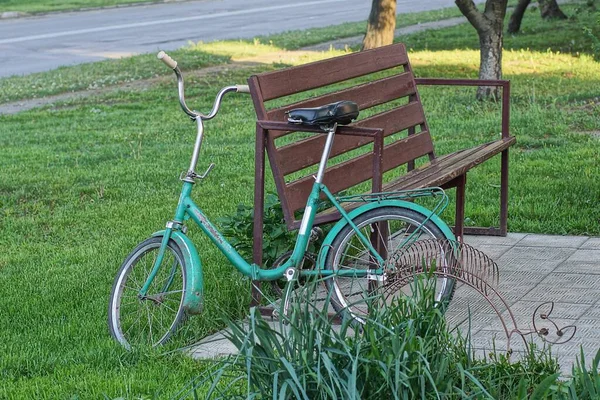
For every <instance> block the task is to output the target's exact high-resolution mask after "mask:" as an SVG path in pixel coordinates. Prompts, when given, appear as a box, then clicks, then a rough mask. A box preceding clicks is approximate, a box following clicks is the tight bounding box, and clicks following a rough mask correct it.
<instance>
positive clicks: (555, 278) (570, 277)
mask: <svg viewBox="0 0 600 400" xmlns="http://www.w3.org/2000/svg"><path fill="white" fill-rule="evenodd" d="M539 286H548V287H553V286H563V287H567V288H572V289H584V290H585V289H596V290H600V276H599V275H582V274H569V273H566V272H553V273H552V274H549V275H548V276H547V277H545V278H544V279H543V280H542V281H541V282H540V284H539ZM594 300H595V301H597V300H598V297H596V298H595V299H594ZM556 301H558V300H556Z"/></svg>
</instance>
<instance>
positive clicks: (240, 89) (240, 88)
mask: <svg viewBox="0 0 600 400" xmlns="http://www.w3.org/2000/svg"><path fill="white" fill-rule="evenodd" d="M156 57H157V58H158V59H159V60H161V61H162V62H163V63H165V65H166V66H167V67H169V68H171V69H173V72H175V75H177V89H178V91H179V104H180V105H181V108H182V109H183V111H184V112H185V113H186V114H187V115H189V116H190V117H191V118H192V119H194V120H195V119H197V118H200V119H201V120H209V119H212V118H214V117H215V115H217V112H219V108H220V107H221V100H222V99H223V95H224V94H225V93H228V92H237V93H250V88H249V87H248V85H234V86H226V87H224V88H223V89H221V90H220V91H219V93H218V94H217V97H216V98H215V102H214V104H213V108H212V110H211V111H210V113H208V114H207V115H205V114H202V113H200V112H197V111H193V110H190V109H189V107H188V106H187V104H186V103H185V95H184V84H183V75H182V74H181V70H180V69H179V67H178V66H177V61H175V60H173V59H172V58H171V57H170V56H169V55H168V54H167V53H165V52H164V51H160V52H159V53H158V54H157V55H156Z"/></svg>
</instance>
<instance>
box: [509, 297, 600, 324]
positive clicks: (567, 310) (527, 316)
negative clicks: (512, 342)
mask: <svg viewBox="0 0 600 400" xmlns="http://www.w3.org/2000/svg"><path fill="white" fill-rule="evenodd" d="M538 307H539V309H538ZM589 308H590V306H589V304H577V303H559V302H554V305H551V304H549V303H546V304H544V302H534V301H530V300H528V301H524V300H519V301H518V302H516V303H515V304H513V305H511V307H510V310H511V312H512V313H513V315H515V316H516V319H517V322H521V321H523V322H525V321H527V322H531V320H532V318H533V313H534V311H536V309H537V315H539V314H546V315H548V316H549V317H550V318H551V319H552V320H563V321H564V320H571V321H573V322H574V321H575V320H577V319H578V318H580V317H581V316H583V315H584V314H585V312H586V311H587V310H588V309H589ZM502 316H503V317H505V318H506V317H508V312H504V313H503V314H502ZM599 322H600V321H599Z"/></svg>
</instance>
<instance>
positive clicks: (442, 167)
mask: <svg viewBox="0 0 600 400" xmlns="http://www.w3.org/2000/svg"><path fill="white" fill-rule="evenodd" d="M515 142H516V139H515V137H514V136H511V137H508V138H506V139H500V140H496V141H494V142H489V143H485V144H482V145H480V146H476V147H473V148H471V149H467V150H461V151H457V152H456V153H452V154H449V155H445V156H442V157H438V158H436V159H435V161H433V162H432V163H431V164H428V165H426V166H423V167H419V168H417V169H415V170H414V171H413V172H412V173H409V174H407V175H403V176H402V177H400V178H399V179H397V180H396V181H394V182H391V183H388V184H386V185H385V187H384V190H401V189H413V188H421V187H428V186H439V185H442V184H444V183H446V182H449V181H451V180H452V179H454V178H456V177H457V176H460V175H463V174H464V173H466V172H467V171H469V170H470V169H471V168H473V167H475V166H477V165H479V164H481V163H482V162H484V161H486V160H488V159H490V158H491V157H493V156H495V155H497V154H500V153H501V152H502V151H503V150H505V149H507V148H509V147H510V146H512V145H513V144H514V143H515Z"/></svg>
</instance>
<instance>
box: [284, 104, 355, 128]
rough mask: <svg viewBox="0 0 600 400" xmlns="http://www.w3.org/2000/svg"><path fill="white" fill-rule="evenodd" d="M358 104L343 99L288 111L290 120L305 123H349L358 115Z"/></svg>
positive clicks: (293, 122) (294, 122) (295, 122)
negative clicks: (319, 105)
mask: <svg viewBox="0 0 600 400" xmlns="http://www.w3.org/2000/svg"><path fill="white" fill-rule="evenodd" d="M358 113H359V111H358V105H357V104H356V103H355V102H353V101H347V100H342V101H338V102H336V103H331V104H326V105H324V106H321V107H314V108H296V109H294V110H290V111H288V112H287V114H288V122H290V123H292V124H304V125H333V124H335V123H337V124H339V125H348V124H349V123H351V122H352V120H354V119H356V117H358Z"/></svg>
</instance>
